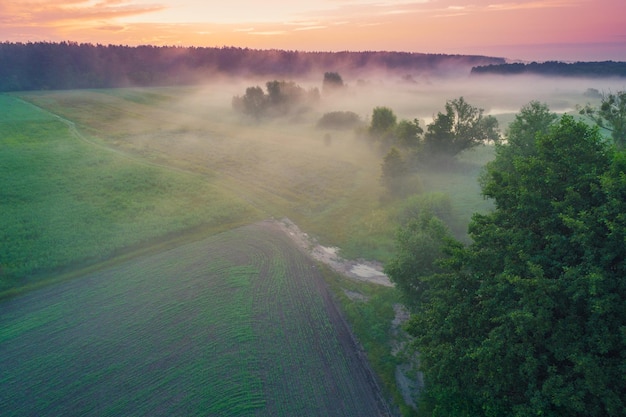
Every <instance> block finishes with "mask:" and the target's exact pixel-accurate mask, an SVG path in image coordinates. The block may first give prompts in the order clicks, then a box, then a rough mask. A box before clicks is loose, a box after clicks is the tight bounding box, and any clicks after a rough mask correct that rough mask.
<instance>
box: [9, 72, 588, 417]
mask: <svg viewBox="0 0 626 417" xmlns="http://www.w3.org/2000/svg"><path fill="white" fill-rule="evenodd" d="M242 88H244V86H242V85H241V84H239V85H234V84H228V83H224V84H222V85H206V86H198V87H193V88H191V87H176V88H165V87H161V88H127V89H102V90H83V91H38V92H28V93H13V94H11V95H0V108H2V112H0V133H1V135H0V145H1V146H2V148H1V149H2V150H1V151H0V174H1V175H0V194H1V197H2V198H0V209H1V210H2V214H3V215H2V216H0V297H2V298H3V300H2V302H1V303H0V390H1V391H0V398H3V399H4V398H9V399H10V402H2V405H0V407H1V408H0V414H2V415H16V416H17V415H63V414H68V413H72V414H87V415H124V414H145V415H148V414H149V415H188V414H193V413H194V412H195V411H198V410H204V411H208V414H212V415H224V416H228V415H234V416H240V415H241V416H244V415H278V416H280V415H302V414H306V415H377V414H371V413H372V412H374V411H373V410H378V408H379V401H378V398H379V397H378V395H379V392H378V390H377V389H376V388H375V387H373V386H372V384H371V375H370V374H369V373H368V370H367V366H366V365H364V362H363V357H362V355H367V357H368V359H369V361H370V363H371V364H372V366H373V367H374V369H375V371H376V373H377V374H378V375H377V376H378V377H380V380H381V381H382V385H383V392H384V395H385V396H386V397H388V398H389V397H391V398H393V399H394V403H395V404H394V405H395V406H399V407H400V408H402V400H401V399H399V398H398V393H397V389H396V387H395V381H394V373H395V368H396V365H397V360H396V359H395V358H394V357H392V355H391V353H390V351H391V346H390V331H391V320H392V319H393V318H394V309H393V305H394V304H395V303H397V302H398V301H399V296H398V294H397V293H396V292H395V290H393V289H389V288H374V286H372V285H369V286H368V285H365V284H361V283H354V282H348V281H345V280H342V279H341V278H340V277H337V276H336V275H335V274H332V273H329V271H327V270H323V269H321V268H319V266H318V265H316V264H313V263H311V262H310V261H309V260H308V259H307V258H305V257H304V255H303V254H302V253H300V252H298V251H297V250H296V249H295V248H294V247H293V245H291V244H290V243H289V242H288V241H286V240H285V239H286V237H285V236H282V235H280V234H277V233H275V230H274V229H273V227H272V226H271V223H267V222H265V223H259V221H261V220H263V219H268V218H271V217H274V218H282V217H288V218H290V219H292V220H293V221H294V222H295V223H296V224H297V225H298V226H300V227H301V229H302V230H304V231H306V232H307V233H309V234H310V236H312V237H314V238H315V239H316V240H317V241H319V242H320V243H321V244H324V245H329V246H337V247H339V248H340V253H341V255H342V256H344V257H347V258H352V259H355V258H359V257H363V258H366V259H376V260H379V261H384V260H386V259H388V257H389V256H390V254H391V253H392V252H393V238H394V233H395V230H396V228H397V227H398V225H399V219H400V218H403V217H407V216H410V214H411V213H414V212H415V210H416V208H419V204H418V203H416V201H419V200H420V199H421V198H427V194H428V193H430V192H437V193H440V194H441V195H447V196H448V197H449V199H450V202H451V211H450V212H451V215H450V217H451V219H452V220H453V222H452V223H451V224H452V225H453V226H455V227H456V230H455V232H456V233H457V234H463V233H464V226H465V225H466V223H467V220H468V219H469V217H470V216H471V214H472V213H473V212H475V211H481V210H487V209H489V207H490V204H489V202H486V201H484V200H483V199H482V197H481V196H480V195H479V187H478V185H477V182H476V180H477V177H478V176H479V174H480V170H481V167H482V165H483V164H484V163H485V162H486V161H488V160H489V159H490V158H491V157H492V156H493V153H492V148H490V147H484V148H480V149H477V150H475V151H472V152H468V153H466V154H463V155H461V158H460V160H459V161H458V164H457V165H456V166H455V167H454V169H450V170H447V171H443V170H442V171H434V172H426V171H423V172H418V173H417V175H418V176H419V181H418V182H416V183H419V184H421V186H420V187H418V188H416V190H415V195H413V196H411V197H410V198H408V199H406V200H405V201H392V200H389V199H386V197H385V192H384V189H383V187H382V186H381V184H380V181H379V180H380V164H381V158H382V155H381V154H380V152H379V151H378V150H377V149H374V148H373V147H371V146H369V145H368V144H367V143H365V142H363V140H362V138H359V137H357V136H356V135H355V134H354V132H352V131H333V132H332V134H331V136H332V137H331V140H328V141H327V140H326V135H327V133H328V132H324V131H322V130H319V129H316V128H315V122H316V121H317V120H318V118H319V116H320V115H321V114H322V113H323V112H324V111H331V110H337V109H341V110H345V109H349V110H354V111H356V112H358V113H359V115H361V117H362V118H363V119H364V120H366V119H367V117H368V114H369V113H370V112H371V109H372V107H373V106H375V105H380V104H386V103H387V102H386V101H385V100H391V103H392V104H393V107H394V109H396V110H397V111H398V114H399V115H400V116H401V117H416V116H418V117H423V118H427V117H428V115H429V114H430V115H432V113H433V112H434V111H435V110H436V109H437V108H438V107H440V106H441V105H442V104H443V103H444V101H445V99H449V98H453V97H455V96H457V95H458V94H459V91H456V90H455V91H454V92H451V91H447V90H446V91H435V90H436V88H435V87H426V88H425V90H428V91H426V92H427V93H429V94H421V92H411V91H409V90H408V89H406V88H400V89H398V90H394V91H392V92H391V93H392V96H391V97H390V96H387V97H383V96H379V95H371V96H370V92H371V90H367V91H365V92H364V93H362V95H360V96H359V94H360V93H358V92H354V95H355V96H352V97H350V96H347V97H337V98H335V99H333V101H323V100H322V103H321V104H320V107H319V108H317V109H315V110H314V111H312V112H310V113H304V114H298V115H294V116H293V117H291V118H289V119H285V120H270V121H263V122H257V121H253V120H249V119H242V118H241V117H240V116H239V115H237V114H235V113H234V112H233V111H232V109H231V107H230V103H231V99H232V97H233V95H234V94H240V93H241V91H242ZM462 91H465V92H468V90H462ZM430 93H432V94H430ZM469 93H473V94H470V95H469V96H468V100H469V101H472V102H475V101H474V100H477V104H479V105H483V106H485V107H487V106H486V105H485V103H487V102H488V101H489V100H492V97H490V96H489V94H487V93H485V92H484V91H483V92H481V94H477V93H476V90H469ZM505 93H507V92H505ZM443 94H448V95H443ZM567 94H569V95H567V96H566V95H565V94H564V95H562V97H561V96H560V97H559V99H558V100H557V103H559V105H560V107H559V109H558V110H566V109H568V108H570V107H571V106H572V105H573V104H574V103H575V101H574V100H575V99H576V97H577V96H576V95H575V94H573V93H569V92H568V93H567ZM511 97H514V98H515V99H518V98H517V97H516V96H515V95H513V94H511ZM530 98H533V97H529V99H530ZM394 100H396V101H394ZM520 100H521V99H520ZM524 100H525V99H524ZM496 101H497V100H496ZM525 103H526V101H522V102H520V103H516V102H515V103H514V102H513V99H511V98H507V100H506V101H502V102H497V103H496V104H494V106H498V105H499V106H501V107H502V108H504V109H509V108H512V109H515V108H516V107H515V106H518V105H522V104H525ZM499 117H500V118H501V120H506V118H509V119H510V117H511V115H510V114H505V115H502V114H500V115H499ZM420 193H421V194H420ZM424 196H426V197H424ZM245 225H248V226H245ZM70 278H72V279H70ZM322 278H323V279H324V280H325V282H326V284H324V283H323V281H322ZM51 283H54V285H48V284H51ZM325 285H329V286H330V287H331V289H332V292H333V297H334V298H335V299H336V300H338V301H340V306H341V308H342V309H343V311H344V312H345V313H346V316H347V318H348V321H349V323H350V325H351V327H352V329H353V330H354V331H355V333H356V335H357V337H358V339H359V342H360V343H361V344H362V345H363V346H364V348H365V351H366V354H365V353H361V352H360V351H359V349H358V348H357V347H356V345H355V344H354V341H353V340H352V339H351V337H350V335H349V332H348V330H347V327H346V324H345V323H344V322H343V321H342V320H341V318H340V315H339V313H338V310H337V309H336V307H335V305H334V303H333V302H332V300H331V297H330V295H329V293H328V290H327V289H326V288H325ZM33 398H34V399H35V400H33ZM305 410H306V413H305V412H304V411H305ZM337 410H339V411H337ZM338 413H339V414H338Z"/></svg>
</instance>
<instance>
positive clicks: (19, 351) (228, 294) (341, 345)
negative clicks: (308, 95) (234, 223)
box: [0, 222, 385, 417]
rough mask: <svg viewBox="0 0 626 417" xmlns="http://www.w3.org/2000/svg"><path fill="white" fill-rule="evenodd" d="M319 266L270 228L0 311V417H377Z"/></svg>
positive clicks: (226, 236)
mask: <svg viewBox="0 0 626 417" xmlns="http://www.w3.org/2000/svg"><path fill="white" fill-rule="evenodd" d="M380 398H381V397H380V393H379V391H378V388H377V385H376V383H375V381H374V379H373V377H372V374H371V372H370V371H369V368H368V366H367V364H366V362H365V361H364V359H363V357H362V356H361V352H360V350H359V349H358V347H357V346H356V345H355V343H354V341H353V338H352V336H351V333H350V331H349V330H348V328H347V326H346V324H345V323H344V321H343V319H342V317H341V315H340V314H339V312H338V310H337V309H336V307H335V305H334V303H333V300H332V299H331V297H330V294H329V292H328V290H327V288H326V286H325V283H324V281H323V279H322V276H321V272H320V271H319V270H318V267H317V265H316V264H315V263H314V262H313V261H312V260H311V259H310V258H308V257H307V256H306V255H305V254H304V253H303V252H302V251H301V250H300V249H298V248H297V247H296V246H294V245H293V243H292V242H291V240H290V239H289V237H288V236H286V235H285V234H284V233H283V232H282V231H281V230H280V228H279V227H278V226H277V225H276V224H275V223H273V222H262V223H257V224H254V225H251V226H246V227H243V228H238V229H234V230H232V231H230V232H226V233H222V234H219V235H215V236H212V237H209V238H208V239H205V240H202V241H198V242H194V243H190V244H187V245H184V246H179V247H177V248H175V249H172V250H169V251H166V252H162V253H160V254H158V255H152V256H145V257H142V258H137V259H135V260H132V261H129V262H127V263H124V264H121V265H118V266H116V267H114V268H110V269H107V270H103V271H100V272H97V273H93V274H91V275H89V276H86V277H84V278H81V279H77V280H73V281H67V282H64V283H61V284H58V285H54V286H49V287H45V288H43V289H40V290H37V291H33V292H30V293H28V294H25V295H22V296H20V297H16V298H13V299H10V300H6V301H4V302H2V303H1V304H0V399H1V401H0V415H2V416H26V415H37V416H61V415H81V416H96V415H97V416H107V415H110V416H121V415H149V416H189V415H205V416H359V417H367V416H380V415H384V414H385V406H384V403H382V402H381V401H380Z"/></svg>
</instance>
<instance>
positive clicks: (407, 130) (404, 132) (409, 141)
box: [395, 119, 424, 149]
mask: <svg viewBox="0 0 626 417" xmlns="http://www.w3.org/2000/svg"><path fill="white" fill-rule="evenodd" d="M422 133H424V129H422V127H421V126H420V123H419V120H417V119H414V120H413V121H409V120H404V119H403V120H400V122H398V124H397V125H396V127H395V137H396V139H397V142H398V144H399V145H401V146H403V147H406V148H411V149H417V148H418V147H419V146H420V144H421V140H422V138H421V135H422Z"/></svg>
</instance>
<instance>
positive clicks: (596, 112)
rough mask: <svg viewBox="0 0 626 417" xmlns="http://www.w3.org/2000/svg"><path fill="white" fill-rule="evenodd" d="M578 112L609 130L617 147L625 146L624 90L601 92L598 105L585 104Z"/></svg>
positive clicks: (625, 110)
mask: <svg viewBox="0 0 626 417" xmlns="http://www.w3.org/2000/svg"><path fill="white" fill-rule="evenodd" d="M580 114H582V115H585V116H588V117H589V118H591V120H593V121H594V122H596V123H597V124H598V126H600V127H601V128H603V129H606V130H608V131H609V132H611V138H612V139H613V143H614V144H615V146H617V147H618V148H619V149H624V148H626V91H618V92H617V93H609V94H602V95H601V103H600V107H598V108H594V107H592V106H591V105H587V106H585V107H584V108H583V109H582V110H580Z"/></svg>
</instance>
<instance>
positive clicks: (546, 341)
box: [395, 104, 626, 417]
mask: <svg viewBox="0 0 626 417" xmlns="http://www.w3.org/2000/svg"><path fill="white" fill-rule="evenodd" d="M532 115H534V116H539V117H537V118H536V119H534V120H535V122H533V123H531V124H533V125H534V127H533V128H531V129H530V130H528V131H527V130H526V129H518V128H519V127H520V126H522V124H523V122H530V121H531V120H532V117H531V116H532ZM552 121H553V116H551V115H550V113H549V112H548V111H547V108H546V107H545V106H541V105H537V104H532V105H531V106H529V107H526V108H525V109H524V110H523V114H522V115H520V117H519V118H517V119H516V122H515V123H516V124H515V125H514V128H513V129H512V130H511V132H510V133H509V137H510V138H511V139H512V144H511V145H502V146H501V147H499V148H498V151H497V157H496V161H495V163H493V164H490V165H489V167H488V169H487V173H486V175H485V177H484V178H483V181H484V187H485V188H484V190H485V195H487V196H488V197H491V198H493V199H494V200H495V204H496V209H495V210H494V211H493V212H492V213H489V214H483V215H478V214H477V215H475V216H474V218H473V221H472V223H471V225H470V235H471V237H472V239H473V243H472V244H471V245H470V246H468V247H462V246H461V245H459V244H458V243H455V242H453V241H447V242H446V244H445V245H444V246H443V248H442V251H443V254H444V255H443V257H442V259H441V260H440V261H439V263H438V265H440V266H441V267H442V268H443V270H440V271H434V273H431V271H429V270H428V269H426V268H425V269H424V270H423V272H422V271H420V272H419V273H421V274H422V275H419V273H416V276H417V281H418V283H417V284H415V285H414V287H415V288H418V289H423V293H422V294H421V295H420V297H419V298H417V299H418V301H419V309H418V310H417V312H416V314H415V315H413V317H412V318H411V323H410V326H409V330H410V332H411V333H412V334H413V335H414V336H415V337H416V341H415V347H416V349H417V350H418V351H419V352H420V361H421V365H422V369H423V371H424V374H425V378H426V384H427V393H426V394H425V395H424V396H423V398H422V399H423V401H424V402H426V403H430V408H431V409H432V414H433V415H442V416H443V415H456V416H480V415H484V416H502V415H507V416H534V415H546V416H581V417H582V416H619V415H624V413H626V404H625V403H624V392H626V381H625V380H624V378H623V375H624V370H625V369H624V363H626V353H625V352H626V339H625V338H624V328H626V310H624V308H623V306H624V303H625V302H626V282H625V281H624V279H623V277H624V273H625V272H626V263H625V262H626V261H625V259H626V245H624V242H625V240H624V239H625V237H626V233H625V232H624V230H626V228H624V226H625V224H624V222H625V220H624V215H623V212H624V208H625V207H624V206H625V203H624V201H625V199H624V196H625V195H626V181H624V178H625V177H626V165H625V163H624V161H625V160H626V157H625V156H624V155H623V154H621V153H615V152H614V151H613V149H612V148H610V147H609V146H607V145H606V144H605V143H604V142H603V140H602V138H601V136H600V134H599V133H598V131H597V129H593V128H590V127H588V126H587V125H586V124H585V123H583V122H577V121H575V120H574V119H573V118H572V117H570V116H563V117H561V119H560V120H559V122H558V123H557V124H553V123H552ZM546 127H547V133H544V132H545V130H546ZM533 129H537V132H536V133H537V134H536V135H532V136H533V137H534V138H535V139H534V141H529V140H528V139H529V138H530V136H529V135H530V133H532V132H531V131H532V130H533ZM511 134H512V135H513V137H511ZM520 143H523V144H524V146H518V145H519V144H520ZM509 146H510V147H509ZM503 178H505V179H506V182H503ZM406 259H407V260H405V261H404V262H400V266H396V267H395V268H396V269H399V268H400V267H402V266H406V267H407V268H408V267H410V266H411V263H410V261H409V260H410V259H411V258H410V257H406ZM400 270H402V269H400ZM396 275H398V274H397V273H396ZM400 276H402V275H400Z"/></svg>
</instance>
